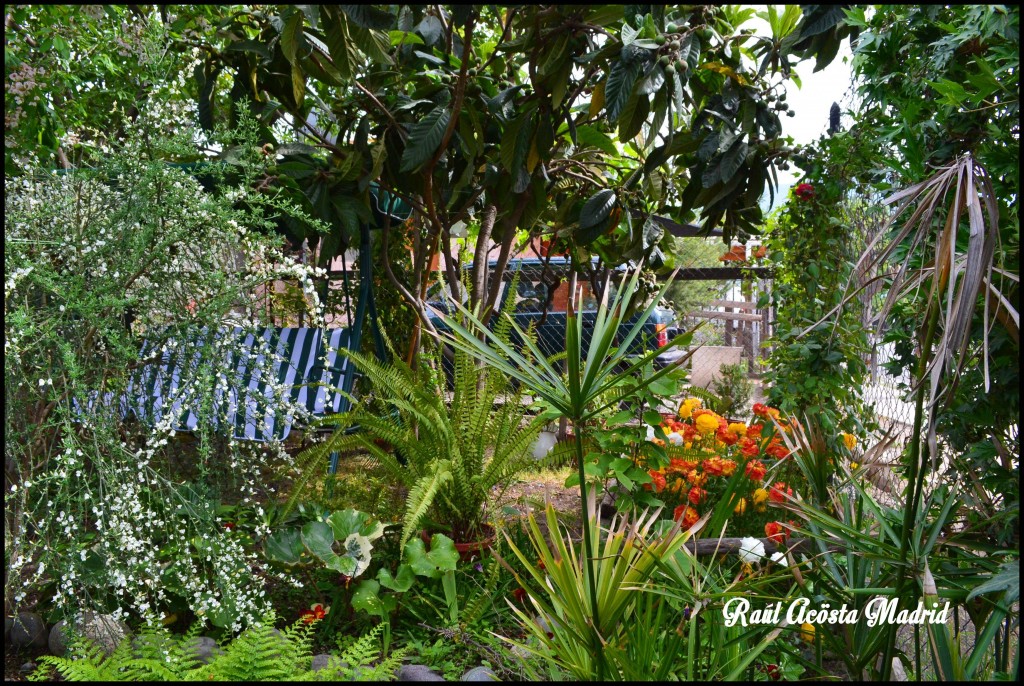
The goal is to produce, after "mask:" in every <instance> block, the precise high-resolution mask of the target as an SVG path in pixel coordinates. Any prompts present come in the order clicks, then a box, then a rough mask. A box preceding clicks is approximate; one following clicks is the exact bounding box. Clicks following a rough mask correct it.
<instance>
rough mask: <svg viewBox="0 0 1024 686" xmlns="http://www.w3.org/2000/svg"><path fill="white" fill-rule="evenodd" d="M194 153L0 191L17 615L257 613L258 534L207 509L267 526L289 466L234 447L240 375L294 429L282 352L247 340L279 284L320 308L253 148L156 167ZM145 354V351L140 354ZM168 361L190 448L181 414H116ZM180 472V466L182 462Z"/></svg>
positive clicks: (42, 173) (102, 166) (187, 134)
mask: <svg viewBox="0 0 1024 686" xmlns="http://www.w3.org/2000/svg"><path fill="white" fill-rule="evenodd" d="M150 116H152V115H151V114H147V113H146V112H143V113H142V114H140V118H139V119H140V121H148V119H147V117H150ZM148 130H149V131H153V130H154V129H153V128H149V129H148ZM194 141H195V138H194V137H193V136H192V133H191V131H190V130H185V131H183V133H182V137H179V138H178V139H176V140H175V141H171V142H169V143H167V144H164V143H161V142H157V141H154V140H153V139H151V138H149V137H148V136H134V137H132V136H130V137H129V139H128V140H127V141H126V142H125V145H124V149H123V150H121V151H120V152H117V153H110V154H107V155H104V156H102V157H100V156H97V157H96V158H95V159H93V160H92V166H91V167H89V168H83V169H81V170H79V171H73V172H68V173H57V172H54V171H52V170H45V169H38V168H34V169H29V170H28V173H26V174H24V175H21V176H17V177H8V178H7V179H6V181H5V196H6V197H5V203H4V209H5V218H4V242H5V246H6V250H5V253H6V254H5V258H4V352H5V361H4V381H5V384H4V396H5V409H4V430H5V459H6V462H5V484H4V488H5V495H4V505H5V512H4V514H5V521H4V533H5V537H4V538H5V544H4V552H5V561H6V572H7V574H6V576H5V594H6V597H7V599H8V602H9V604H14V605H18V604H20V603H23V602H25V601H26V600H31V601H33V602H37V603H39V604H38V608H39V609H43V610H46V609H50V603H51V602H52V608H54V609H56V610H58V611H59V612H60V613H62V614H65V615H66V614H69V613H71V612H74V611H77V610H80V609H84V608H86V607H88V608H90V609H97V610H101V611H105V612H114V613H115V614H120V615H126V614H127V615H131V616H134V617H136V618H139V619H143V620H145V621H147V622H149V623H155V622H157V621H158V620H159V619H160V618H161V616H162V615H163V614H165V613H169V612H170V611H171V610H172V609H174V608H175V607H181V606H183V605H184V606H186V607H187V608H188V609H190V610H192V611H193V612H194V613H195V614H197V615H199V616H201V617H207V618H209V619H211V620H212V621H213V622H214V623H215V624H218V625H220V626H224V627H228V628H230V629H232V630H235V631H238V630H241V629H242V628H243V627H244V626H245V625H247V624H248V623H250V622H252V621H255V620H257V619H258V618H259V616H260V615H261V614H262V613H264V612H265V611H266V609H267V608H266V607H265V604H266V603H265V598H264V591H263V589H262V586H261V584H259V583H254V582H253V571H254V569H256V568H257V566H258V565H259V564H260V562H259V559H258V558H257V556H256V555H255V554H253V551H252V550H251V546H249V547H248V548H247V547H246V546H245V545H243V543H242V541H243V540H250V539H249V538H248V537H247V536H244V535H242V532H239V531H237V530H231V529H230V528H226V527H225V526H224V524H225V523H224V522H222V521H219V519H218V516H217V505H218V504H219V502H228V503H231V504H232V505H237V504H243V505H249V506H251V507H252V508H253V510H254V514H255V518H254V521H257V522H259V521H261V517H262V516H263V512H262V506H261V504H260V503H259V501H258V500H257V499H256V495H257V488H258V487H262V484H258V483H257V479H258V474H259V468H260V467H261V466H265V465H267V463H268V462H269V463H270V464H271V465H273V464H281V463H282V462H283V461H287V460H288V456H287V454H286V453H285V452H284V450H283V449H282V448H281V446H280V445H276V444H273V443H271V444H269V446H262V445H255V444H252V443H246V442H243V441H239V440H236V439H235V438H233V436H232V432H231V427H230V426H226V424H227V420H228V419H230V412H229V411H228V408H227V407H226V403H224V402H222V401H223V399H224V397H225V396H226V391H227V389H228V388H229V381H230V379H231V376H232V374H233V373H235V369H236V365H238V364H245V365H248V368H249V370H250V371H251V370H252V369H253V368H254V367H258V366H262V373H263V374H264V376H263V380H264V381H265V382H266V383H265V384H264V385H265V386H266V387H267V389H268V390H267V393H268V395H269V396H270V400H269V401H268V402H269V404H270V405H272V406H274V407H276V408H278V409H280V410H281V411H283V412H287V413H290V414H292V415H294V416H296V417H297V418H301V417H302V415H303V412H304V409H303V407H302V406H300V405H299V404H298V403H293V402H292V401H291V399H290V396H289V391H290V390H291V389H290V388H288V387H285V386H283V385H281V384H278V383H277V377H276V375H275V374H273V370H274V363H275V362H280V361H279V360H275V359H274V355H273V354H272V352H273V351H272V350H265V351H263V352H264V353H265V354H262V355H257V354H255V353H254V351H253V350H254V349H253V348H251V347H249V348H247V347H245V346H244V345H242V341H243V340H244V338H245V336H244V334H245V333H247V332H255V331H258V330H260V328H261V327H264V326H265V325H267V324H268V323H267V322H264V321H262V320H261V317H260V312H261V303H260V302H259V301H258V299H257V294H258V293H259V292H261V291H265V290H266V285H267V284H268V283H269V282H271V281H272V280H274V279H278V278H288V279H291V280H293V281H294V280H298V282H299V284H300V286H301V289H302V291H303V293H304V294H305V296H306V303H307V306H308V312H307V313H306V315H307V316H308V317H309V319H308V321H312V322H314V323H313V324H312V325H313V326H316V322H318V321H321V320H322V315H323V313H322V308H321V306H320V304H319V302H318V300H317V297H316V289H315V288H314V286H313V278H314V276H316V274H315V273H314V272H313V270H311V269H309V268H307V267H305V266H303V265H301V264H297V263H295V261H294V260H293V259H291V258H289V257H287V256H286V255H285V254H283V253H282V251H281V249H280V243H281V241H280V239H278V238H275V237H273V236H272V234H271V231H270V229H271V227H272V217H274V216H275V215H279V214H280V213H282V212H290V211H291V210H290V209H289V208H286V207H279V206H277V205H276V204H275V202H274V200H273V198H268V197H267V196H264V195H260V194H258V193H256V192H254V191H252V190H251V189H253V188H255V187H256V186H257V185H258V184H257V181H258V178H259V175H260V174H261V173H262V172H261V169H260V162H261V160H262V156H261V155H260V154H259V151H258V149H256V148H255V147H253V148H252V154H251V155H249V156H248V157H246V156H244V155H243V156H241V157H240V158H239V159H240V164H238V165H233V166H231V167H230V175H231V176H230V177H229V175H228V168H225V167H222V166H220V165H217V164H209V165H201V166H199V167H193V168H185V167H181V166H175V165H169V164H167V163H165V162H163V161H161V160H162V158H163V157H166V156H167V155H168V154H173V153H175V151H178V152H180V151H182V150H189V149H194ZM197 177H200V178H201V179H202V181H203V183H200V180H198V179H197ZM204 184H205V185H206V186H207V187H206V188H204ZM307 220H308V219H307ZM239 329H240V330H241V332H242V334H243V335H242V336H238V335H224V336H219V337H218V336H216V335H214V332H218V331H237V330H239ZM144 344H145V347H146V349H147V350H150V351H155V352H154V354H152V355H146V356H140V351H141V350H142V349H143V345H144ZM165 352H167V353H170V354H171V355H172V356H177V357H178V359H181V360H191V361H193V363H192V364H184V365H181V366H180V370H181V378H180V379H179V382H180V383H179V384H178V391H177V393H178V395H177V396H174V394H173V393H170V392H165V393H166V394H167V397H165V401H167V402H170V401H171V400H173V399H175V398H177V399H179V400H181V401H182V402H183V403H184V404H183V405H182V410H181V412H182V414H184V413H185V412H186V411H187V410H191V411H192V412H193V413H194V414H196V415H197V416H199V417H200V422H199V426H198V427H197V429H196V434H195V441H194V443H195V447H194V449H192V450H190V451H189V452H188V453H187V454H183V449H182V447H181V444H180V443H179V442H178V441H177V440H176V439H175V430H174V426H175V425H176V423H177V422H179V421H180V416H181V415H180V414H179V413H178V412H171V413H164V415H163V416H162V419H161V421H159V422H156V424H155V426H154V425H152V422H147V421H144V420H139V419H136V418H134V417H133V416H132V415H131V413H128V414H127V416H126V413H125V411H124V410H125V408H124V407H123V405H124V404H125V402H127V401H125V400H124V399H125V398H126V395H125V390H126V389H128V388H129V386H130V383H131V382H132V379H133V378H138V376H137V375H138V374H140V373H141V372H143V371H144V370H145V369H146V366H147V365H157V364H159V360H160V358H161V355H162V354H163V353H165ZM321 352H322V351H321ZM123 401H124V402H123ZM218 413H219V414H218ZM218 417H219V418H220V423H219V426H218V422H217V421H215V419H216V418H218ZM183 461H185V462H188V465H187V466H188V469H185V470H181V469H177V468H176V467H175V465H180V464H181V463H182V462H183ZM284 466H286V465H284ZM264 521H265V520H264ZM247 533H248V535H249V536H255V537H261V536H264V535H266V533H267V530H266V527H265V525H258V526H256V528H255V529H254V530H253V531H250V532H247ZM10 609H12V608H9V610H10Z"/></svg>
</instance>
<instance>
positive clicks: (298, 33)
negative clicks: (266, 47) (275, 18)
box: [281, 12, 303, 65]
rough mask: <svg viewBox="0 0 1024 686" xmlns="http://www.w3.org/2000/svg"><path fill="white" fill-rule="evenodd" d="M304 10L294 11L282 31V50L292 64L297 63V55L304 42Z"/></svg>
mask: <svg viewBox="0 0 1024 686" xmlns="http://www.w3.org/2000/svg"><path fill="white" fill-rule="evenodd" d="M302 19H303V14H302V12H294V13H293V14H292V16H291V17H289V18H288V21H287V22H286V23H285V25H284V29H283V30H282V31H281V52H282V53H284V57H285V59H286V60H288V63H289V64H291V65H294V64H295V56H296V55H297V54H298V51H299V44H300V43H301V42H302Z"/></svg>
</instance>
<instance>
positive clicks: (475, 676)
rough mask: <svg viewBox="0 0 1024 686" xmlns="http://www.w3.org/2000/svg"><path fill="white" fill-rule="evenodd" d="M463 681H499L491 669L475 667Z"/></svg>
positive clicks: (464, 675) (465, 675) (467, 673)
mask: <svg viewBox="0 0 1024 686" xmlns="http://www.w3.org/2000/svg"><path fill="white" fill-rule="evenodd" d="M462 680H463V681H499V679H498V675H497V674H495V673H494V672H492V671H491V668H490V667H484V666H483V665H481V666H480V667H474V668H473V669H471V670H469V671H468V672H466V673H465V674H463V675H462Z"/></svg>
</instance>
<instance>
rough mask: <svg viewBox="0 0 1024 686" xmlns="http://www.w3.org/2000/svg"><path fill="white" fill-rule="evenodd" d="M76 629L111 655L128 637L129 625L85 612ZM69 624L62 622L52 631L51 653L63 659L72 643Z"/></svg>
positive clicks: (109, 617) (111, 616)
mask: <svg viewBox="0 0 1024 686" xmlns="http://www.w3.org/2000/svg"><path fill="white" fill-rule="evenodd" d="M75 629H76V631H77V632H78V633H80V634H81V635H82V636H84V637H85V638H87V639H89V640H90V641H92V642H93V643H95V644H96V645H97V646H98V647H99V648H100V649H102V650H103V652H104V653H106V654H107V655H110V654H111V653H113V652H114V649H115V648H117V645H118V644H119V643H120V642H121V641H122V640H124V638H125V637H126V636H128V634H129V631H128V625H127V624H125V623H124V622H120V621H118V620H117V619H115V618H114V616H113V615H103V614H99V613H97V612H85V613H83V614H82V616H81V617H80V619H79V620H78V621H77V622H75ZM69 633H70V632H69V631H68V628H67V622H65V621H64V620H61V621H59V622H57V623H56V624H54V625H53V629H51V630H50V640H49V644H50V652H51V653H53V654H54V655H56V656H58V657H61V656H63V655H65V654H66V653H67V651H68V644H69V643H70V642H71V636H70V635H69Z"/></svg>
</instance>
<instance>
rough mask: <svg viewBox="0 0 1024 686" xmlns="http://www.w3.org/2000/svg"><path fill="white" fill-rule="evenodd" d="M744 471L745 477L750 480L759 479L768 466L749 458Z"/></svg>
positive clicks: (762, 476)
mask: <svg viewBox="0 0 1024 686" xmlns="http://www.w3.org/2000/svg"><path fill="white" fill-rule="evenodd" d="M746 472H747V478H749V479H751V480H752V481H760V480H761V479H763V478H764V475H765V474H766V473H767V472H768V468H767V467H765V466H764V463H762V462H761V461H760V460H751V461H750V462H748V463H747V467H746Z"/></svg>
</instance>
